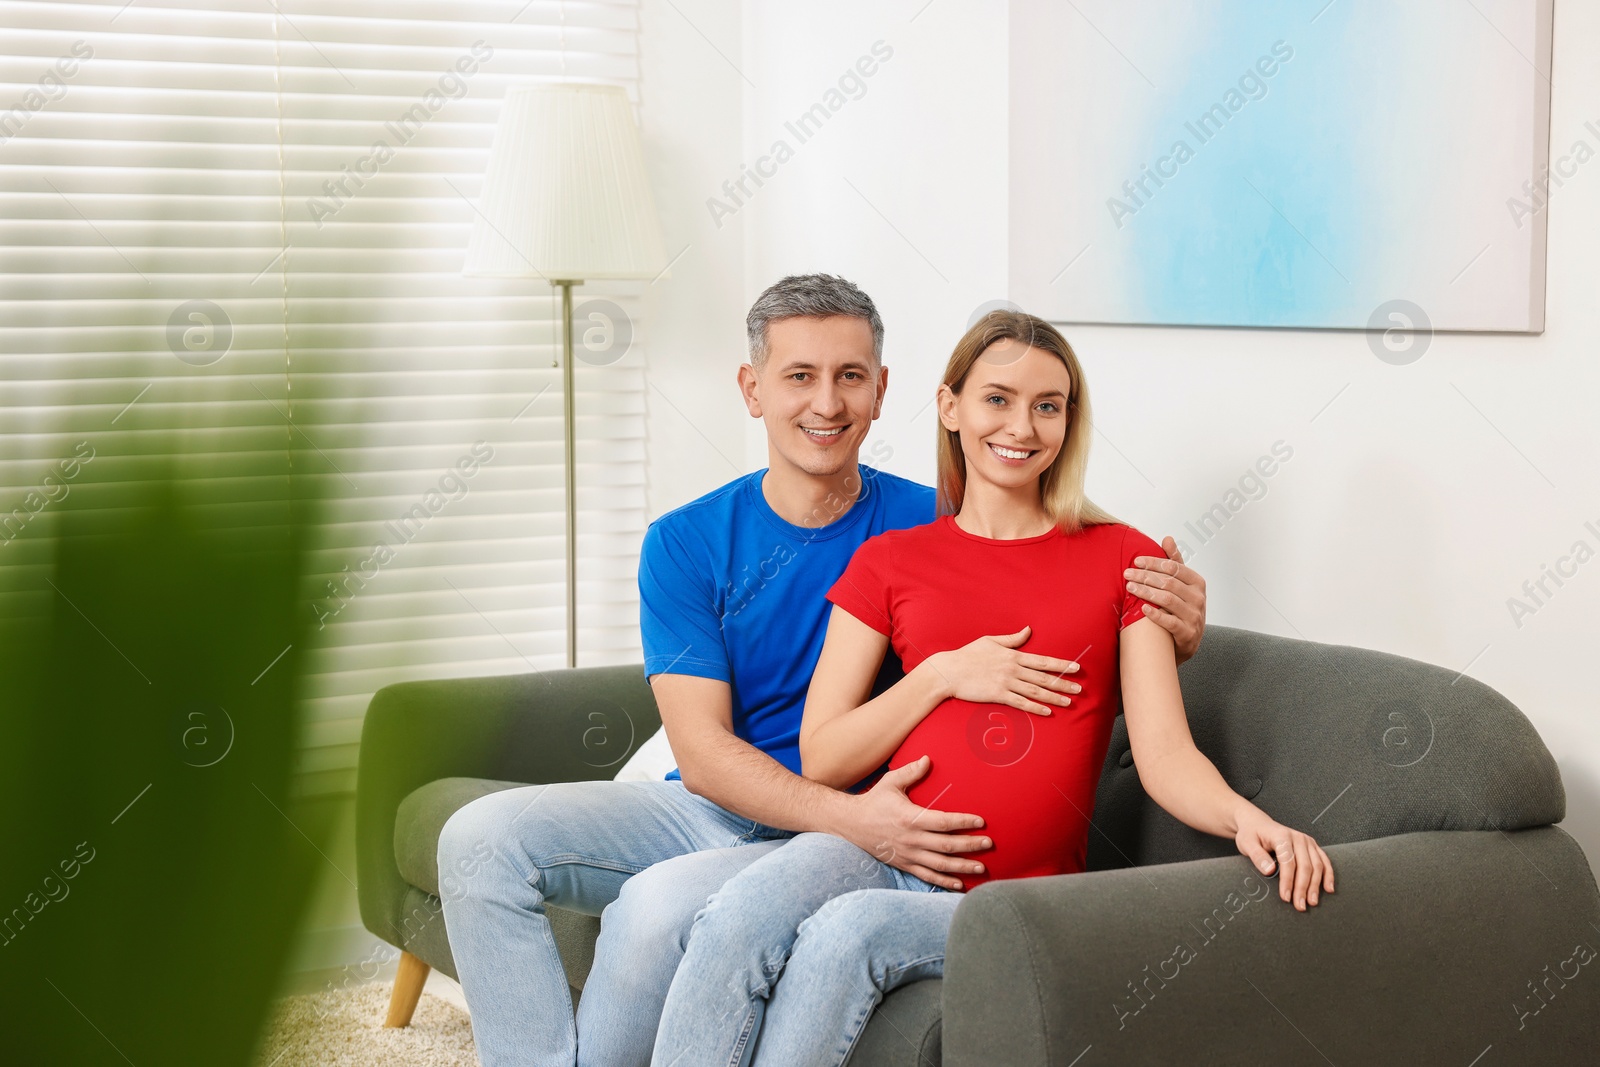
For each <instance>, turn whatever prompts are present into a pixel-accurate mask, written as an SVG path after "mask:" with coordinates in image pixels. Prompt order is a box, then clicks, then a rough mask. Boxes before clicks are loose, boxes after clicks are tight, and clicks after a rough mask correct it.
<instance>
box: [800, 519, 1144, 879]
mask: <svg viewBox="0 0 1600 1067" xmlns="http://www.w3.org/2000/svg"><path fill="white" fill-rule="evenodd" d="M1136 556H1157V557H1161V558H1165V557H1166V552H1165V551H1163V550H1162V548H1161V546H1160V545H1158V544H1156V543H1155V542H1154V541H1152V540H1151V539H1150V538H1148V537H1146V536H1145V535H1144V534H1142V533H1140V532H1139V531H1138V530H1135V529H1133V528H1132V527H1129V526H1124V525H1121V524H1105V525H1098V526H1087V527H1084V528H1083V529H1082V530H1080V531H1078V532H1077V533H1075V534H1066V533H1063V532H1062V531H1061V530H1060V529H1059V528H1058V529H1055V530H1052V531H1051V532H1049V533H1045V534H1040V535H1039V536H1037V537H1023V538H1017V539H1015V540H1007V541H1002V540H996V539H994V538H989V537H978V536H977V535H975V534H970V533H968V532H966V531H965V530H963V529H961V527H960V526H958V525H956V523H955V520H954V519H953V517H951V516H949V515H941V516H940V517H939V518H938V519H935V520H934V521H933V522H931V523H929V524H928V525H926V526H916V527H912V528H911V529H908V530H890V531H888V532H886V533H882V534H879V535H878V536H876V537H873V538H870V539H869V540H867V541H866V542H864V543H863V544H862V545H861V547H860V548H859V549H857V550H856V553H855V555H854V556H853V557H852V558H851V560H850V565H849V566H848V567H846V568H845V572H844V574H843V575H842V576H841V577H840V579H839V581H838V582H837V583H836V584H835V585H834V586H833V588H832V589H830V590H829V591H828V599H829V600H831V601H832V602H833V603H835V604H837V605H838V606H839V607H841V608H843V609H844V610H845V611H848V612H849V613H850V614H851V615H854V616H855V617H856V618H858V619H860V620H861V621H862V622H864V623H866V624H867V625H868V626H870V627H872V628H873V629H874V630H877V631H878V632H879V633H881V634H885V635H886V636H888V637H889V641H890V644H891V645H892V646H893V648H894V650H895V652H896V654H898V655H899V657H900V660H901V662H902V663H903V664H904V666H905V669H906V671H907V672H909V671H911V670H913V669H914V668H915V667H916V666H917V665H918V664H919V663H921V662H922V661H923V660H924V659H926V658H927V657H928V656H930V655H932V654H933V653H935V652H943V651H947V650H949V649H955V648H960V647H961V646H962V645H965V644H968V643H969V642H971V641H974V640H976V639H977V638H979V637H983V636H985V635H994V634H1009V633H1016V632H1017V631H1018V630H1021V629H1022V628H1023V627H1024V626H1031V627H1033V630H1032V632H1031V633H1030V634H1029V636H1028V641H1027V643H1026V644H1024V645H1023V646H1022V648H1023V650H1025V651H1028V652H1036V653H1039V654H1040V655H1046V656H1055V657H1059V658H1061V659H1067V660H1071V661H1073V662H1075V663H1077V664H1078V666H1079V669H1078V672H1077V673H1076V674H1072V675H1068V677H1069V678H1071V679H1072V680H1073V681H1075V682H1077V683H1078V684H1079V685H1081V686H1082V687H1083V692H1081V693H1075V694H1073V695H1072V703H1071V704H1070V705H1069V706H1067V707H1065V708H1063V707H1060V706H1054V705H1053V706H1052V714H1051V715H1049V716H1039V715H1034V714H1031V713H1029V712H1025V711H1020V710H1018V709H1016V708H1012V707H1009V706H1007V705H1004V704H975V703H972V702H970V701H965V700H953V699H952V700H946V701H944V702H943V703H942V704H940V705H939V706H938V707H936V708H934V709H933V711H931V712H929V713H928V715H927V717H926V718H924V719H923V720H922V721H921V722H920V723H918V724H917V726H916V727H915V728H914V729H913V730H912V731H911V733H910V735H909V736H908V737H907V738H906V739H905V741H904V743H902V744H901V745H900V747H899V748H898V749H897V750H896V751H895V753H894V755H893V756H891V757H890V758H889V766H890V767H891V768H894V767H900V766H903V765H904V764H907V763H910V762H912V761H913V760H916V759H918V758H920V757H921V756H924V755H926V756H928V757H929V758H930V763H931V765H930V767H929V770H928V774H927V776H926V777H924V778H923V779H922V780H921V781H920V782H918V783H917V784H916V785H914V786H912V787H911V790H910V792H909V796H910V797H911V799H912V800H913V801H914V802H916V803H918V804H921V805H923V806H925V807H928V808H933V809H936V810H939V811H962V812H971V813H973V814H974V815H980V816H982V817H983V819H984V829H983V830H982V831H981V832H982V833H984V834H986V835H987V836H989V837H990V838H992V839H993V841H994V847H993V848H990V849H986V850H985V851H983V852H974V853H970V855H971V857H972V858H974V859H977V860H980V861H982V863H983V865H984V869H985V870H984V873H983V874H981V875H962V876H961V879H962V881H963V882H964V883H965V885H966V887H967V888H968V889H971V888H973V887H974V886H976V885H979V884H981V883H983V882H986V881H988V880H989V879H991V878H1023V877H1029V876H1032V875H1042V874H1074V873H1077V872H1079V871H1082V870H1083V869H1084V864H1085V860H1086V853H1087V850H1088V844H1089V817H1090V816H1091V815H1092V814H1093V812H1094V797H1095V787H1096V784H1097V783H1098V781H1099V778H1100V768H1101V766H1102V765H1103V764H1104V762H1105V758H1106V748H1107V747H1108V746H1109V744H1110V742H1111V725H1112V721H1113V720H1114V719H1115V718H1116V716H1117V713H1118V711H1119V710H1120V709H1121V704H1122V685H1121V676H1120V672H1119V664H1120V660H1119V658H1118V652H1117V642H1118V637H1119V635H1120V633H1121V630H1122V628H1123V627H1124V626H1128V625H1130V624H1132V623H1135V622H1138V621H1139V620H1140V619H1142V618H1144V613H1143V611H1142V610H1141V609H1142V607H1143V605H1144V603H1145V601H1144V600H1142V599H1141V598H1139V597H1137V596H1135V595H1134V594H1132V593H1130V592H1128V590H1127V579H1126V578H1124V577H1123V574H1122V572H1123V570H1124V569H1126V568H1128V567H1131V566H1133V560H1134V557H1136Z"/></svg>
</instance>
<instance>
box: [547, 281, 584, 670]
mask: <svg viewBox="0 0 1600 1067" xmlns="http://www.w3.org/2000/svg"><path fill="white" fill-rule="evenodd" d="M550 284H552V285H558V286H560V287H561V398H562V399H561V404H562V419H561V421H562V423H563V424H564V425H565V426H566V430H567V442H566V449H565V451H566V457H567V666H568V667H576V666H577V665H578V464H577V446H576V444H575V442H576V440H577V432H576V429H575V425H574V424H575V423H576V421H577V420H576V418H575V417H574V415H573V410H574V409H573V392H574V390H573V385H572V362H573V350H572V287H573V286H574V285H582V284H583V282H581V281H578V280H576V279H572V278H558V279H554V280H552V281H551V283H550Z"/></svg>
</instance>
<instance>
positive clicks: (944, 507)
mask: <svg viewBox="0 0 1600 1067" xmlns="http://www.w3.org/2000/svg"><path fill="white" fill-rule="evenodd" d="M1006 340H1011V341H1018V342H1020V343H1022V344H1025V345H1027V346H1028V347H1030V348H1037V349H1039V351H1041V352H1048V353H1050V354H1051V355H1052V356H1055V357H1056V358H1057V359H1059V360H1060V361H1061V362H1062V364H1063V365H1064V366H1065V367H1066V368H1067V374H1068V375H1069V376H1070V377H1071V378H1072V384H1071V385H1070V387H1069V388H1068V396H1067V403H1066V408H1067V437H1066V440H1065V441H1063V442H1062V444H1061V451H1060V452H1059V453H1057V455H1056V458H1055V459H1054V460H1053V461H1051V463H1050V466H1049V467H1048V468H1046V470H1045V472H1044V474H1043V475H1041V477H1040V485H1039V496H1040V502H1041V503H1042V504H1043V505H1044V509H1045V512H1046V513H1047V514H1049V515H1050V516H1051V517H1052V518H1053V519H1055V521H1056V525H1058V526H1059V527H1061V529H1062V530H1064V531H1066V532H1067V533H1076V532H1077V531H1078V530H1080V529H1081V528H1083V527H1085V526H1095V525H1099V524H1101V523H1111V522H1116V521H1117V519H1116V518H1114V517H1113V516H1111V515H1110V514H1108V513H1106V512H1105V511H1102V510H1101V509H1100V508H1099V507H1097V506H1096V505H1095V504H1094V502H1093V501H1091V500H1090V499H1089V498H1088V497H1086V496H1085V495H1084V492H1083V480H1084V474H1085V472H1086V471H1087V470H1088V469H1089V437H1090V435H1091V434H1092V433H1094V420H1093V416H1092V415H1091V414H1090V409H1089V384H1088V382H1086V381H1085V380H1084V377H1083V367H1082V366H1081V365H1080V364H1079V363H1078V355H1077V353H1076V352H1074V351H1073V350H1072V346H1071V345H1070V344H1068V343H1067V339H1066V338H1065V337H1063V336H1061V332H1060V331H1059V330H1057V329H1056V328H1055V327H1054V326H1052V325H1050V324H1049V323H1048V322H1046V321H1044V320H1043V319H1041V318H1038V317H1036V316H1033V315H1029V314H1027V313H1026V312H1023V311H1011V310H1006V309H1001V310H997V311H991V312H989V313H988V314H987V315H985V316H984V317H983V318H981V319H979V320H978V321H977V322H975V323H973V325H972V328H971V329H969V330H968V331H967V332H966V334H965V335H963V336H962V338H961V340H959V341H957V342H956V348H955V351H954V352H952V353H951V354H950V362H949V364H948V365H946V367H945V369H944V384H945V385H948V386H949V387H950V391H951V392H953V393H955V394H956V396H958V397H959V396H960V395H961V390H962V388H963V387H964V386H965V385H966V383H967V376H968V375H969V374H970V373H971V372H972V368H973V366H974V365H976V364H977V362H978V360H979V358H980V357H982V355H983V354H984V353H985V352H987V351H988V350H989V348H990V346H991V345H994V344H995V343H997V342H999V341H1006ZM938 485H939V514H941V515H953V514H955V513H956V512H958V511H960V510H961V501H962V499H963V498H964V497H965V496H966V491H967V457H966V455H965V454H964V453H963V452H962V451H961V434H960V433H959V432H958V431H956V430H947V429H945V428H944V425H943V424H942V423H941V424H940V425H939V479H938Z"/></svg>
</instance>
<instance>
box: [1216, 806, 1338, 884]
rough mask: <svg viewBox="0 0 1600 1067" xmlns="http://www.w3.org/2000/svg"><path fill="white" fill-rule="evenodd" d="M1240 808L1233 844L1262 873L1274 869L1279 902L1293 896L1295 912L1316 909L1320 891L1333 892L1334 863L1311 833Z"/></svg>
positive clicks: (1264, 813) (1257, 811) (1255, 811)
mask: <svg viewBox="0 0 1600 1067" xmlns="http://www.w3.org/2000/svg"><path fill="white" fill-rule="evenodd" d="M1240 807H1241V811H1240V812H1239V815H1238V824H1239V832H1238V833H1237V834H1236V835H1234V839H1233V840H1234V844H1236V845H1238V846H1239V851H1240V852H1242V853H1244V854H1245V856H1247V857H1249V859H1250V862H1251V863H1254V864H1255V865H1256V870H1258V871H1260V872H1261V873H1262V874H1267V875H1270V874H1271V873H1272V872H1273V869H1274V867H1276V868H1277V871H1278V898H1279V899H1280V900H1283V901H1288V900H1289V899H1290V897H1291V896H1292V897H1293V899H1294V906H1295V909H1296V910H1297V911H1305V910H1306V907H1307V906H1308V905H1309V906H1310V907H1313V908H1314V907H1316V906H1317V896H1318V893H1319V891H1322V892H1328V893H1332V892H1333V861H1331V860H1329V859H1328V854H1327V853H1326V852H1324V851H1322V846H1321V845H1319V844H1317V842H1316V840H1315V839H1314V838H1312V837H1311V835H1310V834H1303V833H1301V832H1300V831H1299V830H1295V829H1291V828H1290V827H1287V826H1285V825H1283V824H1282V823H1280V822H1277V821H1276V820H1274V819H1273V818H1272V817H1271V816H1270V815H1268V814H1267V813H1266V812H1264V811H1262V810H1261V809H1260V808H1258V807H1256V806H1255V805H1254V804H1249V803H1246V804H1243V805H1241V806H1240Z"/></svg>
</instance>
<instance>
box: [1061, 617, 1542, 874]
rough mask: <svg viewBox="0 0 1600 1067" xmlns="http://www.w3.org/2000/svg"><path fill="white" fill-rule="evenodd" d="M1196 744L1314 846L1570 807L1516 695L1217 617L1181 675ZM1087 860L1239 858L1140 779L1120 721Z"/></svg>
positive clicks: (1112, 863)
mask: <svg viewBox="0 0 1600 1067" xmlns="http://www.w3.org/2000/svg"><path fill="white" fill-rule="evenodd" d="M1178 675H1179V680H1180V682H1181V683H1182V686H1183V700H1184V707H1185V710H1186V711H1187V713H1188V718H1189V728H1190V732H1191V734H1192V735H1193V736H1194V740H1195V745H1196V746H1197V747H1198V748H1199V749H1200V751H1201V752H1204V753H1205V754H1206V755H1207V756H1208V757H1209V758H1210V759H1211V761H1212V762H1213V763H1215V764H1216V765H1217V769H1218V770H1219V771H1220V772H1221V773H1222V777H1223V778H1224V779H1225V780H1226V781H1227V783H1228V785H1230V786H1231V787H1232V788H1233V789H1235V790H1236V791H1237V792H1239V793H1240V794H1241V795H1243V796H1245V797H1247V798H1249V799H1250V800H1252V801H1253V802H1254V803H1255V804H1256V805H1257V806H1259V807H1260V808H1261V809H1262V810H1264V811H1265V812H1267V814H1269V815H1271V816H1272V817H1273V818H1274V819H1277V820H1278V821H1279V822H1281V823H1283V824H1285V825H1286V826H1291V827H1294V828H1295V829H1297V830H1301V831H1304V832H1305V833H1308V834H1310V835H1311V836H1312V837H1314V838H1316V839H1317V841H1318V843H1319V844H1322V845H1329V844H1338V843H1341V842H1347V841H1363V840H1368V839H1371V838H1375V837H1387V836H1391V835H1394V834H1403V833H1410V832H1413V831H1417V830H1517V829H1523V828H1525V827H1530V826H1543V825H1546V824H1549V823H1554V822H1559V821H1561V819H1562V818H1563V817H1564V816H1565V814H1566V794H1565V792H1564V791H1563V789H1562V786H1561V774H1560V771H1559V770H1558V769H1557V768H1556V762H1555V760H1554V758H1553V757H1552V756H1551V755H1550V751H1549V749H1547V748H1546V747H1545V744H1544V742H1543V741H1542V740H1541V739H1540V737H1539V734H1538V733H1537V731H1535V730H1534V728H1533V724H1532V723H1530V722H1529V721H1528V719H1527V717H1526V716H1524V715H1523V714H1522V712H1520V711H1518V710H1517V708H1516V707H1515V706H1514V705H1512V703H1511V702H1510V701H1509V700H1507V699H1506V698H1505V697H1503V696H1501V695H1500V694H1499V693H1497V692H1495V691H1494V690H1493V689H1490V688H1489V687H1488V686H1486V685H1484V684H1483V683H1481V682H1477V681H1474V680H1473V679H1471V678H1468V677H1466V676H1465V675H1460V674H1457V673H1456V672H1454V671H1450V670H1446V669H1445V668H1443V667H1436V666H1432V665H1430V664H1427V663H1419V662H1417V661H1416V660H1410V659H1404V658H1402V657H1400V656H1393V655H1389V654H1387V653H1383V652H1374V651H1371V650H1369V649H1362V648H1351V647H1348V646H1344V645H1325V644H1319V643H1317V642H1313V641H1297V640H1293V639H1291V638H1286V637H1276V636H1273V635H1270V634H1262V633H1256V632H1254V631H1251V630H1238V629H1231V628H1229V627H1224V626H1208V627H1207V628H1206V633H1205V639H1204V640H1203V641H1202V642H1201V644H1200V650H1199V652H1198V653H1196V655H1195V656H1194V658H1193V659H1191V660H1190V661H1189V662H1188V663H1185V664H1184V665H1183V666H1182V667H1181V668H1179V671H1178ZM1093 821H1094V829H1092V830H1091V831H1090V835H1089V855H1088V863H1089V867H1090V869H1091V870H1107V869H1112V868H1118V867H1128V866H1142V865H1145V864H1151V863H1176V862H1181V861H1185V860H1191V859H1202V858H1206V857H1211V856H1229V855H1238V850H1237V848H1235V846H1234V844H1233V842H1232V841H1231V840H1224V839H1222V838H1218V837H1212V836H1210V835H1208V834H1204V833H1201V832H1199V831H1197V830H1192V829H1190V828H1189V827H1187V826H1185V825H1183V824H1182V823H1180V822H1178V821H1177V819H1175V818H1173V817H1172V816H1171V815H1168V814H1167V813H1166V812H1165V811H1164V810H1162V809H1161V808H1160V807H1159V806H1157V805H1156V804H1155V802H1154V801H1152V800H1151V799H1150V798H1149V797H1148V796H1147V795H1146V794H1145V791H1144V788H1143V786H1142V785H1141V784H1140V780H1139V775H1138V772H1137V769H1136V768H1135V767H1134V766H1133V762H1132V752H1131V751H1130V749H1129V747H1128V730H1127V724H1126V722H1125V720H1124V719H1123V717H1122V716H1120V715H1119V716H1118V717H1117V721H1116V726H1115V729H1114V731H1113V733H1112V737H1111V747H1110V749H1109V750H1108V751H1107V754H1106V762H1105V767H1104V770H1103V771H1102V773H1101V778H1100V785H1099V791H1098V793H1097V795H1096V798H1095V811H1094V817H1093Z"/></svg>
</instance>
